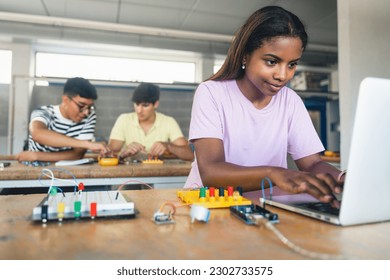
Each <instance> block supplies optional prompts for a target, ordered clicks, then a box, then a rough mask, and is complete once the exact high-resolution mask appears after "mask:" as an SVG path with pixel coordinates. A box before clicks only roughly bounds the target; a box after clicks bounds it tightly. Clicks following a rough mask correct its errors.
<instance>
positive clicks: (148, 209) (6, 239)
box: [0, 189, 390, 260]
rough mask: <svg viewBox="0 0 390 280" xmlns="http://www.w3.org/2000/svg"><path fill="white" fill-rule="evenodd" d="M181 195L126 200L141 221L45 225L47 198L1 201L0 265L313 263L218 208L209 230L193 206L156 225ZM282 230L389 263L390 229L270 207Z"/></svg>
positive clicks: (304, 242)
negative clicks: (38, 218) (40, 213)
mask: <svg viewBox="0 0 390 280" xmlns="http://www.w3.org/2000/svg"><path fill="white" fill-rule="evenodd" d="M176 191H177V190H173V189H170V190H167V189H166V190H133V191H124V192H123V194H124V195H125V196H126V197H128V198H129V199H130V200H132V201H134V202H135V206H136V208H137V209H138V210H139V211H140V213H139V214H138V215H137V217H136V218H135V219H122V220H120V219H113V220H109V219H106V220H100V219H98V220H89V219H88V220H81V221H67V222H64V223H63V224H62V225H60V224H58V223H56V222H54V223H49V224H47V225H46V226H42V224H41V223H40V222H36V223H34V222H32V221H31V220H30V215H31V213H32V209H33V207H35V206H36V205H37V204H38V203H39V202H40V201H41V200H42V198H43V197H44V196H43V195H42V194H33V195H9V196H0V205H1V207H0V252H1V254H0V258H1V259H10V260H14V259H18V260H19V259H25V260H29V259H40V260H42V259H59V260H68V259H79V260H80V259H87V260H90V259H105V260H109V259H119V260H125V259H136V260H152V259H153V260H160V259H167V260H176V259H181V260H200V259H219V260H226V259H227V260H229V259H239V260H255V259H268V260H278V259H284V260H288V259H306V258H305V257H303V256H301V255H299V254H297V253H295V252H294V251H292V250H291V249H289V248H287V247H286V246H285V245H284V244H282V243H281V241H280V240H279V239H278V238H277V237H276V236H275V235H274V234H273V233H272V232H271V231H269V230H267V229H265V228H260V227H257V226H251V225H247V224H245V223H243V222H242V221H241V220H239V219H237V218H236V217H234V216H232V215H231V214H230V212H229V210H228V209H212V210H211V218H210V221H209V222H208V223H203V222H199V221H195V222H194V223H191V218H190V216H189V212H190V208H189V206H184V207H179V208H177V213H176V214H175V215H174V218H175V221H176V223H175V224H169V225H156V224H155V223H154V222H153V221H152V217H153V214H154V213H155V212H156V211H157V210H158V209H159V207H160V206H161V205H162V203H164V202H166V201H175V202H178V199H177V196H176ZM269 209H271V210H272V211H273V212H276V213H278V214H279V218H280V223H279V224H277V225H276V227H277V229H279V230H280V231H281V232H282V233H283V234H284V235H285V236H286V237H287V238H289V239H290V240H291V241H292V242H294V243H295V244H297V245H299V246H301V247H303V248H305V249H307V250H312V251H317V252H321V253H327V254H335V255H343V256H344V257H345V258H348V259H374V260H378V259H390V234H389V232H390V222H386V223H377V224H370V225H361V226H353V227H339V226H334V225H330V224H327V223H324V222H320V221H316V220H313V219H311V218H308V217H304V216H301V215H298V214H293V213H290V212H286V211H284V210H280V209H276V208H272V207H270V208H269Z"/></svg>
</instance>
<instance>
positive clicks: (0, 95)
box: [0, 84, 9, 155]
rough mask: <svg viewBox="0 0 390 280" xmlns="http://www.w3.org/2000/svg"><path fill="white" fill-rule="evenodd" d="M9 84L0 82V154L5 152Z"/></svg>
mask: <svg viewBox="0 0 390 280" xmlns="http://www.w3.org/2000/svg"><path fill="white" fill-rule="evenodd" d="M8 93H9V85H4V84H0V155H1V154H6V153H7V139H8V103H9V94H8Z"/></svg>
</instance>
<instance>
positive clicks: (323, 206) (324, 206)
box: [296, 202, 340, 216]
mask: <svg viewBox="0 0 390 280" xmlns="http://www.w3.org/2000/svg"><path fill="white" fill-rule="evenodd" d="M296 206H299V207H304V208H308V209H311V210H315V211H318V212H322V213H327V214H331V215H335V216H338V215H339V214H340V209H338V208H334V207H332V206H331V205H330V204H329V203H323V202H315V203H313V202H310V203H297V204H296Z"/></svg>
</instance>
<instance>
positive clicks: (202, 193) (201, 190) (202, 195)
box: [199, 188, 206, 197]
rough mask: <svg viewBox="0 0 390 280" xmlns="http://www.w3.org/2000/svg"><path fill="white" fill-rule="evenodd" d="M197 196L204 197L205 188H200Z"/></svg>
mask: <svg viewBox="0 0 390 280" xmlns="http://www.w3.org/2000/svg"><path fill="white" fill-rule="evenodd" d="M199 197H206V188H200V191H199Z"/></svg>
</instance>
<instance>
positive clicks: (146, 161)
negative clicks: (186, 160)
mask: <svg viewBox="0 0 390 280" xmlns="http://www.w3.org/2000/svg"><path fill="white" fill-rule="evenodd" d="M142 163H144V164H163V163H164V161H162V160H161V159H145V160H143V161H142Z"/></svg>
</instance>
